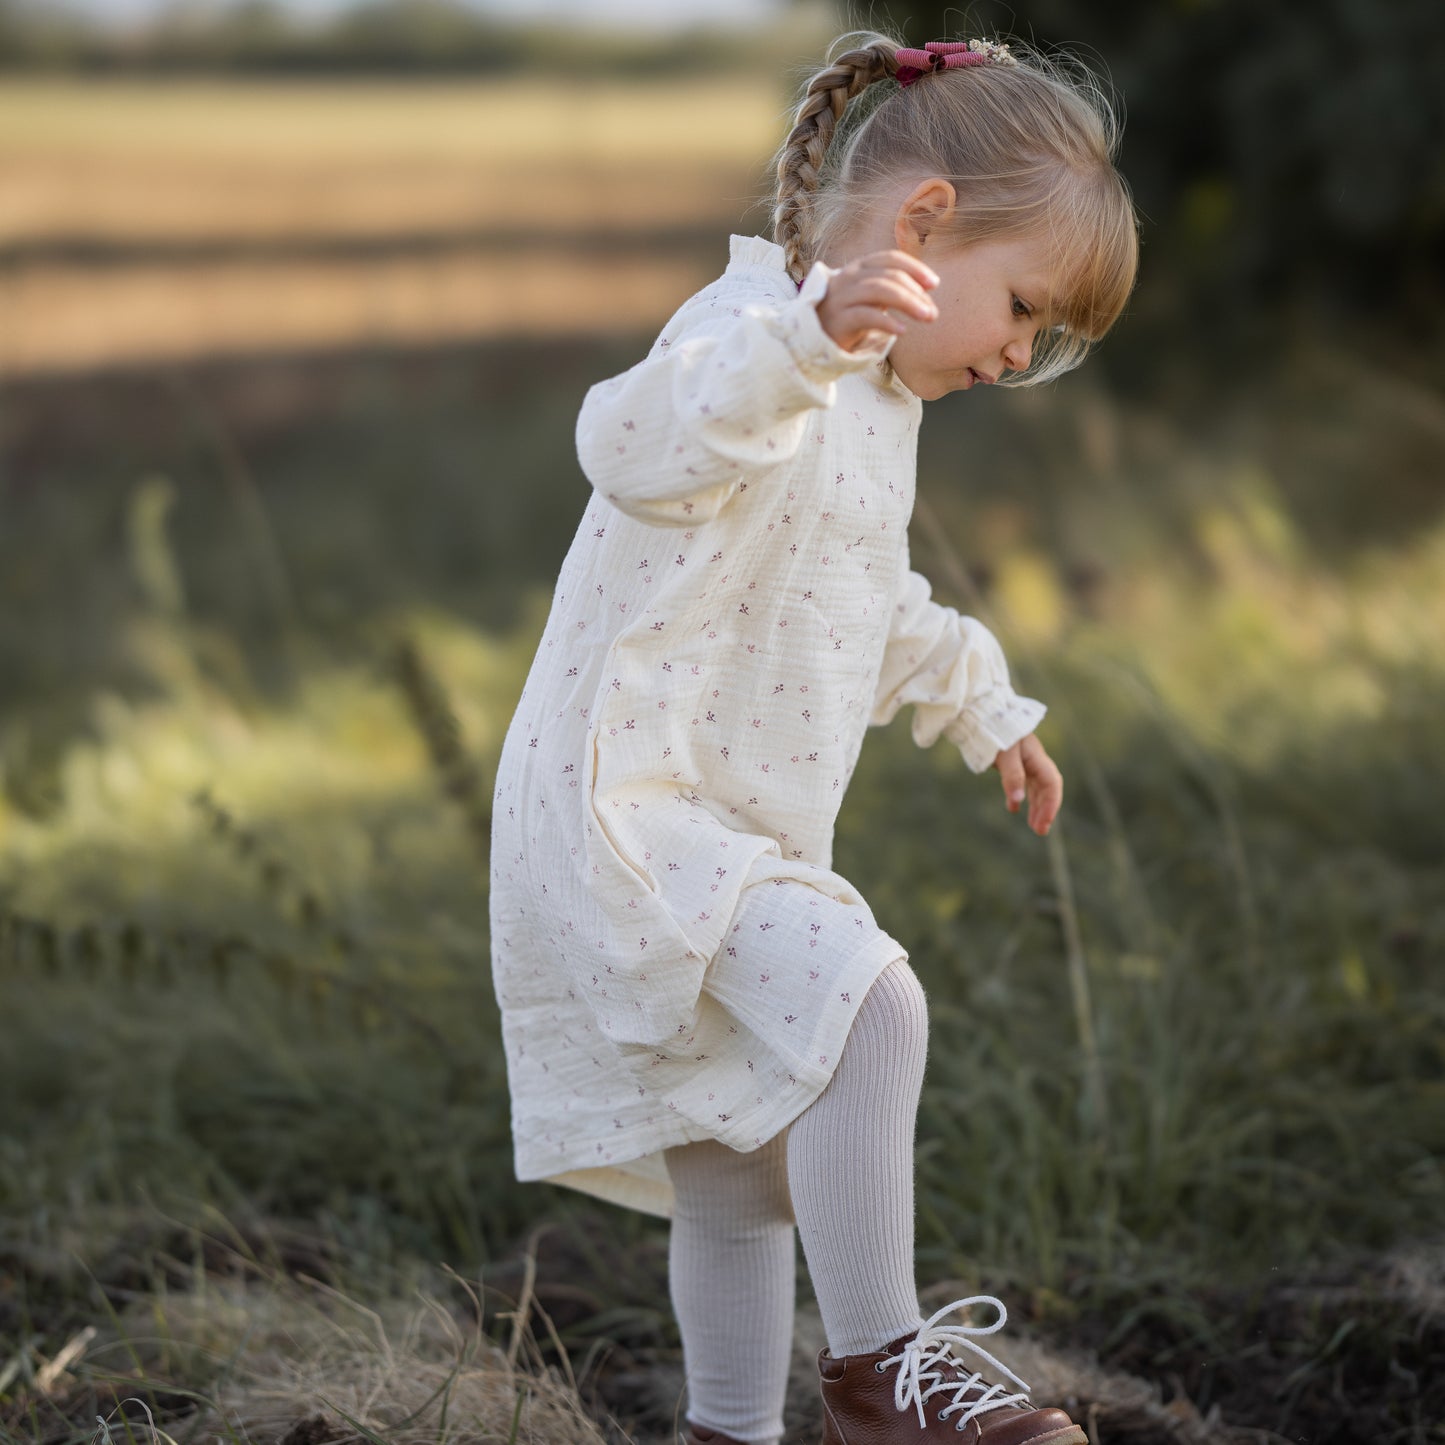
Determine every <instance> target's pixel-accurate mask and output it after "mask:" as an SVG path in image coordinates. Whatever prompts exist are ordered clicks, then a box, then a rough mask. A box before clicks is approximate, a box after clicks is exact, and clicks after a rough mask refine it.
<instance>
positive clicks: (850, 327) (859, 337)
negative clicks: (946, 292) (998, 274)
mask: <svg viewBox="0 0 1445 1445" xmlns="http://www.w3.org/2000/svg"><path fill="white" fill-rule="evenodd" d="M937 285H938V276H937V275H936V274H935V273H934V272H933V271H931V270H930V269H929V268H928V267H927V266H925V265H924V264H923V262H922V261H919V260H917V259H916V258H915V257H913V256H910V255H909V254H908V253H907V252H906V251H872V252H870V253H869V254H868V255H866V256H859V257H858V258H857V259H856V260H853V261H849V262H848V264H847V265H846V266H842V267H840V268H839V270H838V271H837V272H836V274H834V275H833V276H832V277H831V278H830V279H829V281H828V291H827V294H826V295H825V296H824V297H823V299H822V300H821V301H820V302H818V321H819V323H820V324H821V325H822V327H823V330H824V331H826V332H827V333H828V335H829V336H831V337H832V338H833V340H834V341H836V342H837V343H838V345H839V346H841V347H842V348H843V350H844V351H856V350H857V349H858V348H859V347H860V346H869V345H875V344H877V343H878V342H880V341H881V340H882V339H883V338H884V337H885V336H888V335H893V336H897V335H899V334H900V333H901V332H902V331H903V329H904V326H905V324H906V323H905V322H904V320H903V317H904V316H911V317H913V318H914V319H915V320H918V321H933V320H935V319H936V318H937V316H938V308H937V307H936V306H935V305H934V304H933V302H932V300H931V299H930V298H929V295H928V293H929V291H931V290H932V289H933V288H934V287H935V286H937ZM898 313H901V314H898Z"/></svg>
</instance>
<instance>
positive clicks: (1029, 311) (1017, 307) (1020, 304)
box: [1013, 296, 1034, 317]
mask: <svg viewBox="0 0 1445 1445" xmlns="http://www.w3.org/2000/svg"><path fill="white" fill-rule="evenodd" d="M1013 313H1014V315H1015V316H1024V317H1028V316H1032V315H1033V314H1034V308H1033V307H1032V306H1030V305H1029V303H1028V302H1027V301H1025V300H1024V299H1023V298H1022V297H1020V296H1015V297H1014V299H1013Z"/></svg>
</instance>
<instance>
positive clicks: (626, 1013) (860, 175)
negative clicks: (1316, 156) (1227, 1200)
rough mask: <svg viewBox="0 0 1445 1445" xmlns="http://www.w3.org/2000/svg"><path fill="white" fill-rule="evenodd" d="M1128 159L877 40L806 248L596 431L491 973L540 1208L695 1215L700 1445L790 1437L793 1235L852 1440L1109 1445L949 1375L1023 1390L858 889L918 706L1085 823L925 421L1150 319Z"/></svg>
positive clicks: (684, 1239) (516, 1131)
mask: <svg viewBox="0 0 1445 1445" xmlns="http://www.w3.org/2000/svg"><path fill="white" fill-rule="evenodd" d="M855 98H856V101H855ZM857 110H861V111H862V112H863V113H862V115H858V114H857V113H856V111H857ZM855 121H856V124H855ZM840 122H844V123H845V126H846V130H847V136H846V141H845V140H843V138H841V137H840V141H839V144H837V145H830V142H832V141H833V138H834V133H835V129H837V128H838V127H839V123H840ZM1115 146H1116V130H1115V126H1114V122H1113V118H1112V115H1111V113H1110V111H1109V109H1108V106H1107V104H1106V103H1105V102H1104V101H1103V99H1102V97H1101V96H1100V95H1099V93H1098V91H1097V89H1096V88H1095V87H1094V86H1093V85H1092V84H1091V83H1090V82H1089V81H1088V79H1087V77H1084V78H1082V79H1080V78H1076V77H1071V76H1068V75H1066V74H1064V73H1062V72H1061V71H1060V70H1059V69H1057V68H1056V67H1054V66H1052V65H1051V64H1049V63H1047V62H1045V61H1044V60H1042V59H1041V58H1039V57H1037V56H1034V55H1031V54H1030V55H1024V56H1021V57H1016V56H1015V55H1014V54H1013V53H1012V52H1011V51H1010V49H1009V47H1008V46H1006V45H999V44H994V43H992V42H987V41H970V42H968V43H967V44H945V43H935V44H931V45H929V46H928V47H926V49H924V50H908V49H902V48H900V47H899V45H898V44H897V42H895V41H893V40H891V39H889V38H887V37H886V36H883V35H879V34H875V33H872V32H864V33H862V34H855V35H853V36H848V37H845V38H844V40H843V41H840V42H839V43H838V44H836V45H835V46H834V48H833V52H832V58H831V61H830V63H829V64H828V66H827V67H826V68H825V69H824V70H822V71H820V72H819V73H818V74H816V75H815V76H813V78H812V79H811V80H810V81H809V82H808V84H807V87H806V93H805V96H804V98H803V100H802V103H801V104H800V105H799V107H798V110H797V114H796V118H795V124H794V127H793V130H792V132H791V134H790V135H789V136H788V138H787V140H786V142H785V143H784V145H783V146H782V148H781V150H780V151H779V153H778V157H777V161H778V165H777V174H778V192H777V200H776V207H775V210H774V234H775V236H776V243H775V242H773V241H767V240H762V239H760V238H757V237H743V236H734V237H732V240H731V260H730V263H729V265H728V267H727V270H726V272H725V273H724V274H723V275H722V276H721V277H720V278H719V279H718V280H717V281H714V282H713V283H712V284H711V285H709V286H707V287H706V288H705V289H703V290H702V291H700V292H699V293H698V294H697V295H696V296H694V297H693V298H692V299H691V300H689V301H688V302H686V303H685V304H684V305H683V306H682V308H681V309H680V310H679V311H678V312H677V314H676V315H675V316H673V318H672V319H671V320H670V321H669V322H668V323H667V325H666V326H665V327H664V328H663V330H662V334H661V335H660V336H659V337H658V338H657V341H656V342H655V343H654V345H653V347H652V349H651V351H650V352H649V353H648V355H647V357H646V359H645V360H643V361H641V362H639V363H638V364H637V365H636V366H635V367H633V368H632V369H631V370H630V371H628V372H625V373H624V374H623V375H621V376H617V377H613V378H612V379H611V380H608V381H604V382H600V383H599V384H598V385H596V386H594V387H593V388H592V390H591V391H589V392H588V394H587V397H586V400H585V401H584V403H583V406H582V412H581V415H580V417H579V420H578V423H577V449H578V455H579V457H580V460H581V464H582V469H583V471H584V472H585V473H586V475H587V478H588V480H589V481H590V482H591V484H592V486H593V488H594V491H595V495H594V496H593V498H592V501H591V504H590V505H589V507H588V508H587V512H586V515H585V517H584V518H583V521H582V524H581V526H580V528H579V529H578V532H577V536H576V538H575V540H574V541H573V543H572V547H571V549H570V551H569V552H568V554H567V558H566V560H565V562H564V563H563V565H562V573H561V577H560V579H559V581H558V585H557V592H556V598H555V601H554V604H553V607H552V612H551V616H550V618H549V620H548V622H547V627H546V631H545V633H544V635H543V638H542V642H541V645H540V648H539V650H538V652H537V656H536V660H535V662H534V663H533V666H532V670H531V673H530V675H529V676H528V679H527V683H526V687H525V689H524V691H523V693H522V699H521V703H520V706H519V707H518V709H517V713H516V716H515V718H514V720H513V722H512V726H511V728H510V730H509V732H508V734H507V739H506V743H505V746H504V748H503V752H502V758H501V766H500V772H499V775H498V781H497V789H496V806H495V822H494V830H493V842H492V894H491V914H492V946H493V956H494V971H495V979H496V989H497V997H498V1000H499V1002H500V1005H501V1010H502V1025H503V1030H504V1035H505V1040H506V1050H507V1066H508V1073H509V1079H510V1085H511V1092H512V1129H513V1138H514V1143H515V1151H516V1171H517V1177H518V1178H519V1179H522V1180H536V1179H546V1180H550V1181H552V1182H554V1183H561V1184H567V1185H570V1186H572V1187H574V1188H577V1189H581V1190H586V1191H589V1192H590V1193H592V1194H595V1195H599V1196H601V1197H602V1198H604V1199H610V1200H613V1201H616V1202H619V1203H624V1204H627V1205H631V1206H633V1207H636V1208H640V1209H644V1210H649V1211H652V1212H654V1213H656V1214H660V1215H664V1216H670V1217H671V1219H672V1234H671V1243H670V1288H671V1294H672V1302H673V1305H674V1308H675V1309H676V1312H677V1317H678V1321H679V1324H680V1327H681V1333H682V1342H683V1353H684V1360H685V1365H686V1371H687V1388H688V1409H687V1412H686V1418H687V1422H688V1427H687V1428H688V1435H687V1437H686V1438H687V1440H688V1441H689V1442H691V1445H701V1442H713V1445H736V1442H748V1445H754V1442H758V1445H776V1442H777V1441H778V1439H779V1436H780V1435H781V1432H782V1407H783V1396H784V1386H785V1381H786V1376H787V1370H788V1363H789V1356H790V1344H791V1334H792V1324H793V1297H794V1272H793V1271H794V1227H795V1225H796V1228H797V1230H798V1231H799V1233H800V1234H801V1238H802V1243H803V1250H804V1254H805V1256H806V1259H807V1264H808V1269H809V1273H810V1275H811V1277H812V1282H813V1286H814V1291H815V1293H816V1295H817V1299H818V1303H819V1306H820V1309H821V1311H822V1317H823V1324H824V1327H825V1329H826V1332H827V1338H828V1348H827V1349H826V1350H824V1351H823V1352H822V1354H821V1355H820V1357H819V1371H820V1376H821V1390H822V1397H823V1419H824V1426H823V1441H824V1445H893V1442H898V1445H903V1442H908V1445H924V1442H932V1441H941V1440H944V1439H948V1440H950V1441H957V1440H959V1439H960V1437H962V1440H963V1441H964V1442H965V1445H1025V1442H1042V1441H1048V1442H1050V1445H1085V1436H1084V1433H1083V1431H1082V1430H1080V1429H1079V1428H1078V1427H1077V1426H1076V1425H1074V1424H1073V1423H1072V1422H1071V1421H1070V1419H1069V1417H1068V1416H1067V1415H1066V1414H1064V1413H1063V1412H1062V1411H1060V1410H1054V1409H1036V1408H1034V1407H1033V1406H1032V1405H1031V1404H1030V1403H1029V1400H1028V1397H1027V1394H1026V1389H1027V1387H1026V1386H1024V1383H1023V1381H1022V1380H1019V1379H1018V1378H1017V1377H1016V1376H1013V1375H1011V1374H1009V1372H1007V1371H1004V1374H1005V1375H1007V1376H1008V1378H1009V1379H1011V1380H1012V1381H1013V1383H1014V1384H1015V1385H1017V1386H1019V1387H1021V1390H1020V1391H1012V1390H1009V1389H1005V1388H1004V1387H1003V1386H1002V1385H999V1384H992V1385H990V1384H986V1383H984V1381H983V1380H982V1378H981V1377H980V1375H979V1374H978V1373H976V1372H975V1371H974V1370H973V1369H971V1368H970V1366H969V1365H968V1364H966V1363H965V1362H964V1359H963V1358H961V1357H960V1355H959V1354H957V1353H956V1351H959V1350H968V1351H971V1352H972V1354H973V1355H975V1356H977V1357H981V1358H982V1360H983V1361H985V1362H987V1363H989V1364H991V1365H993V1366H995V1367H996V1368H998V1369H1002V1367H1001V1366H999V1365H998V1362H997V1361H994V1360H993V1359H992V1357H991V1356H989V1355H987V1354H986V1353H985V1352H984V1351H983V1350H982V1349H981V1348H980V1347H979V1346H978V1345H977V1344H976V1343H975V1342H974V1339H973V1338H971V1337H974V1336H978V1335H986V1334H989V1333H992V1332H993V1331H994V1330H996V1329H998V1328H999V1327H1000V1326H1001V1325H1002V1323H1003V1320H1004V1312H1003V1306H1002V1305H1001V1304H999V1303H998V1301H996V1300H987V1301H986V1302H987V1303H989V1304H992V1305H994V1306H996V1308H997V1321H996V1323H994V1324H992V1325H989V1326H985V1327H972V1326H969V1325H967V1324H954V1325H946V1324H943V1323H942V1322H941V1321H942V1320H943V1317H944V1316H945V1315H947V1314H949V1313H950V1312H951V1311H953V1310H955V1309H958V1308H960V1307H962V1306H965V1305H968V1304H972V1303H976V1302H982V1301H959V1302H958V1304H957V1305H950V1306H948V1308H947V1309H945V1310H941V1311H939V1312H938V1313H937V1314H935V1315H934V1316H933V1317H932V1318H931V1319H928V1320H924V1319H923V1318H922V1316H921V1313H920V1310H919V1307H918V1293H917V1288H916V1285H915V1280H914V1273H913V1239H914V1222H913V1139H914V1124H915V1117H916V1113H917V1108H918V1099H919V1091H920V1088H921V1084H922V1078H923V1068H924V1056H925V1049H926V1043H927V1011H926V1005H925V1001H924V996H923V993H922V990H921V988H920V987H919V984H918V981H917V979H916V978H915V976H914V974H913V972H912V971H911V970H910V968H909V966H908V963H907V955H906V953H905V952H904V950H903V949H902V948H901V947H900V946H899V945H898V944H897V943H896V942H895V941H894V940H893V939H892V938H890V937H889V936H888V934H887V933H886V932H885V931H884V930H883V929H882V928H880V927H879V925H878V924H877V923H876V922H875V921H874V918H873V915H872V913H871V912H870V911H869V909H868V905H867V904H866V903H865V902H864V900H863V898H862V896H861V895H860V894H859V892H858V890H857V889H856V888H855V887H854V886H853V884H852V883H851V882H850V881H849V880H848V879H846V878H843V877H841V876H840V875H839V874H837V873H835V872H833V871H832V869H831V867H830V861H831V851H832V837H833V826H834V820H835V818H836V816H837V813H838V808H839V804H840V803H841V802H842V799H843V793H844V790H845V789H846V788H847V786H848V780H849V777H850V776H851V774H852V772H853V767H854V764H855V762H856V760H857V757H858V751H859V747H860V745H861V743H862V739H863V733H864V730H865V729H866V728H867V727H868V725H869V724H870V723H886V722H887V721H888V720H889V719H890V718H892V717H893V715H894V714H895V713H896V712H897V711H898V710H899V709H900V708H901V707H903V706H904V705H905V704H912V706H913V710H914V711H913V734H914V737H915V738H916V739H917V741H918V742H919V743H920V744H922V745H924V746H927V745H929V744H931V743H933V742H934V741H935V740H936V739H937V738H938V737H940V736H942V737H945V738H947V739H948V741H949V742H951V743H953V744H954V745H955V746H957V747H958V748H959V749H960V750H961V752H962V754H963V757H964V759H965V760H966V762H967V764H968V766H969V768H970V769H971V770H972V771H974V772H983V771H984V770H986V769H988V768H990V767H993V768H997V769H998V772H999V774H1000V776H1001V779H1002V782H1003V786H1004V790H1005V795H1006V804H1007V806H1008V807H1009V809H1010V810H1011V811H1017V810H1018V808H1019V807H1020V805H1021V804H1022V803H1023V802H1024V801H1025V799H1026V800H1027V805H1028V821H1029V824H1030V825H1031V827H1032V828H1033V830H1034V831H1035V832H1036V833H1038V834H1039V835H1043V834H1045V833H1047V832H1048V830H1049V826H1050V824H1051V823H1052V821H1053V819H1054V816H1055V814H1056V813H1057V812H1058V809H1059V805H1060V802H1061V799H1062V792H1063V784H1062V780H1061V779H1060V776H1059V772H1058V769H1057V768H1056V767H1055V766H1054V764H1053V763H1052V761H1051V760H1050V759H1049V757H1048V754H1047V753H1046V752H1045V751H1044V748H1043V746H1042V744H1041V743H1040V742H1039V741H1038V739H1037V738H1036V737H1035V736H1034V728H1035V727H1036V725H1037V724H1038V722H1039V719H1040V718H1041V717H1042V716H1043V714H1044V708H1043V707H1042V706H1041V705H1040V704H1039V703H1037V702H1034V701H1032V700H1031V699H1029V698H1025V697H1020V696H1018V695H1017V694H1015V693H1014V691H1013V690H1012V688H1011V687H1010V685H1009V675H1008V667H1007V664H1006V663H1005V661H1004V658H1003V655H1002V653H1001V651H1000V649H999V646H998V643H997V642H996V640H995V639H994V637H993V636H992V634H991V633H989V631H988V630H987V629H986V628H984V627H983V626H982V625H981V624H980V623H979V622H978V621H976V620H975V619H973V618H971V617H963V616H960V615H959V614H958V613H957V612H955V611H953V610H952V609H951V608H947V607H942V606H940V605H939V604H938V603H936V602H934V601H933V600H932V599H931V597H930V592H929V585H928V583H927V582H926V581H925V580H924V579H923V578H922V577H921V576H919V575H918V573H916V572H913V571H910V570H909V562H908V543H907V527H908V519H909V513H910V512H911V510H912V507H913V486H914V470H915V455H916V443H917V433H918V423H919V417H920V413H921V410H922V403H923V402H924V401H929V400H933V399H934V398H936V397H940V396H943V395H945V394H946V393H948V392H951V391H967V390H969V389H971V388H973V387H975V386H982V385H990V384H992V383H994V382H997V381H999V380H1000V379H1001V378H1003V377H1004V376H1005V374H1008V375H1009V376H1010V379H1011V380H1017V381H1019V382H1024V383H1028V382H1034V381H1039V380H1043V379H1045V378H1048V377H1052V376H1055V375H1057V374H1059V373H1060V372H1061V371H1063V370H1066V369H1067V368H1068V367H1070V366H1072V365H1074V364H1076V363H1077V362H1078V361H1079V360H1080V359H1081V358H1082V355H1083V353H1084V352H1085V350H1086V349H1087V347H1088V345H1089V343H1090V342H1092V341H1094V340H1097V339H1098V338H1099V337H1100V336H1102V335H1103V334H1104V332H1105V331H1107V330H1108V328H1109V327H1110V326H1111V325H1112V324H1113V322H1114V320H1115V319H1116V318H1117V316H1118V315H1119V313H1120V311H1121V310H1122V308H1123V306H1124V302H1125V299H1126V298H1127V296H1128V294H1129V292H1130V289H1131V288H1132V286H1133V282H1134V275H1135V268H1136V264H1137V235H1136V225H1135V219H1134V213H1133V209H1132V206H1131V204H1130V201H1129V197H1128V193H1127V191H1126V188H1125V185H1124V183H1123V181H1122V180H1121V178H1120V177H1119V175H1118V174H1117V173H1116V171H1115V169H1114V166H1113V163H1112V157H1113V154H1114V150H1115ZM959 1167H960V1181H959V1187H960V1193H961V1194H965V1193H966V1191H967V1190H968V1189H969V1188H973V1187H977V1184H978V1181H977V1180H976V1179H973V1178H970V1177H969V1176H968V1173H967V1161H965V1160H960V1161H959Z"/></svg>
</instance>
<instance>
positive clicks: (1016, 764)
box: [993, 743, 1027, 813]
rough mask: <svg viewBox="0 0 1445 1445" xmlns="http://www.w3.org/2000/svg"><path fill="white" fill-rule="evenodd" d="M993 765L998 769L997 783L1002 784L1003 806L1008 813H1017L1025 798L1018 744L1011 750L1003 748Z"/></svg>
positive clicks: (1024, 780) (1023, 777)
mask: <svg viewBox="0 0 1445 1445" xmlns="http://www.w3.org/2000/svg"><path fill="white" fill-rule="evenodd" d="M993 763H994V767H996V768H997V769H998V777H999V782H1001V783H1002V784H1003V796H1004V804H1005V806H1006V807H1007V808H1008V810H1009V812H1010V813H1017V812H1018V810H1019V806H1020V805H1021V804H1022V803H1023V800H1024V798H1025V796H1026V786H1027V778H1026V777H1025V775H1024V763H1023V756H1022V751H1021V749H1020V747H1019V745H1018V743H1015V744H1014V745H1013V746H1012V747H1011V748H1004V749H1003V751H1002V752H1000V753H999V755H998V756H997V757H996V758H995V759H994V760H993Z"/></svg>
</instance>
